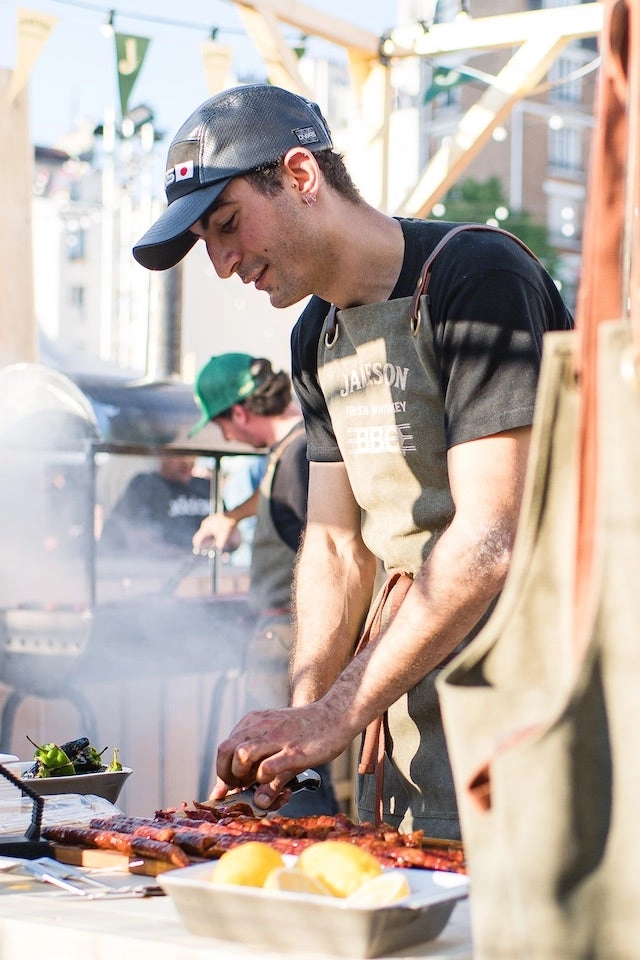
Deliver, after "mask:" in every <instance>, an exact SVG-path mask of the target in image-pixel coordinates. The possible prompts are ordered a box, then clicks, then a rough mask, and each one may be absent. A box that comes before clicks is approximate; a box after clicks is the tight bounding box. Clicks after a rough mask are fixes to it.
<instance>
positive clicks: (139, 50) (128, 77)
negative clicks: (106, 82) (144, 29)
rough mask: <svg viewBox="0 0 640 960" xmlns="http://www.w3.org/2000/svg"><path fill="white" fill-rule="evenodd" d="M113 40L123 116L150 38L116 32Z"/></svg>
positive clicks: (125, 113)
mask: <svg viewBox="0 0 640 960" xmlns="http://www.w3.org/2000/svg"><path fill="white" fill-rule="evenodd" d="M115 41H116V63H117V66H118V90H119V92H120V111H121V113H122V116H123V117H125V116H126V115H127V109H128V106H129V97H130V96H131V91H132V90H133V86H134V84H135V82H136V80H137V79H138V74H139V73H140V68H141V67H142V63H143V60H144V58H145V56H146V53H147V48H148V46H149V43H150V40H149V38H148V37H132V36H131V35H130V34H127V33H116V34H115Z"/></svg>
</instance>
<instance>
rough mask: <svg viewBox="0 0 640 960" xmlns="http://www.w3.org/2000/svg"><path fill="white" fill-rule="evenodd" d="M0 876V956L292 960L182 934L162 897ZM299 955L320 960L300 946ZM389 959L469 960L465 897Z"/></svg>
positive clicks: (9, 959) (5, 959)
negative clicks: (95, 896) (420, 940)
mask: <svg viewBox="0 0 640 960" xmlns="http://www.w3.org/2000/svg"><path fill="white" fill-rule="evenodd" d="M15 881H16V878H15V877H14V878H13V879H12V878H11V875H8V874H0V956H1V957H2V960H25V958H27V957H28V958H29V960H111V958H113V960H258V958H259V960H292V958H294V957H295V956H296V953H295V951H293V950H292V952H291V953H286V954H283V953H279V952H275V951H270V950H269V951H267V950H266V949H265V950H256V948H255V947H249V946H246V945H242V944H234V943H229V942H228V941H221V940H212V939H208V938H205V937H197V936H194V935H192V934H190V933H188V932H187V930H186V928H185V927H184V926H183V924H182V922H181V920H180V919H179V917H178V914H177V912H176V910H175V908H174V906H173V902H172V901H171V899H170V898H169V897H149V898H145V899H126V900H125V899H123V900H110V901H105V900H103V901H91V902H82V901H81V902H78V901H76V900H71V899H68V898H64V897H62V896H60V894H58V892H57V891H55V890H53V888H49V887H48V886H43V885H41V884H36V883H35V882H31V881H25V883H26V884H27V885H28V889H25V890H23V891H16V890H15V889H13V887H14V885H15ZM303 949H304V952H300V953H298V954H297V955H298V956H300V957H304V958H305V960H327V955H326V954H319V953H316V952H314V951H313V945H312V944H304V945H303ZM394 957H412V958H415V960H418V958H429V960H472V948H471V935H470V925H469V904H468V901H466V900H465V901H461V902H460V903H458V904H457V905H456V907H455V908H454V911H453V913H452V915H451V919H450V920H449V923H448V924H447V926H446V927H445V929H444V931H443V932H442V934H441V935H440V936H439V937H438V938H437V939H436V940H434V941H431V942H430V943H426V944H422V945H420V946H419V947H415V948H413V949H411V950H406V951H403V952H400V953H397V954H394Z"/></svg>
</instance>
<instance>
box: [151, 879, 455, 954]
mask: <svg viewBox="0 0 640 960" xmlns="http://www.w3.org/2000/svg"><path fill="white" fill-rule="evenodd" d="M214 867H215V863H214V862H211V863H199V864H197V865H195V866H192V867H184V868H183V869H181V870H170V871H168V872H167V873H163V874H161V875H160V876H159V877H158V883H159V884H160V886H161V887H162V888H163V890H164V891H165V893H167V894H169V896H170V897H171V898H172V900H173V901H174V903H175V906H176V908H177V910H178V913H179V914H180V917H181V919H182V920H183V922H184V924H185V926H186V927H187V929H188V930H189V932H190V933H195V934H199V935H200V936H204V937H216V938H217V939H220V940H233V941H235V942H239V943H248V944H254V945H255V946H263V947H270V948H273V949H276V950H286V951H289V952H301V953H309V952H314V953H317V952H322V953H328V954H331V955H333V956H345V957H354V956H357V957H378V956H381V955H384V954H386V953H389V952H391V951H395V950H401V949H404V948H406V947H410V946H413V945H415V944H417V943H424V942H427V941H429V940H435V938H436V937H438V936H439V935H440V933H441V932H442V931H443V930H444V928H445V926H446V925H447V922H448V920H449V917H450V916H451V913H452V911H453V908H454V906H455V904H456V902H457V901H458V900H461V899H463V898H464V897H466V896H468V892H469V880H468V877H466V876H463V875H460V874H453V873H441V872H437V871H434V870H403V872H404V873H405V874H406V877H407V879H408V881H409V886H410V888H411V895H410V896H409V897H408V898H407V899H405V900H402V901H401V902H399V903H398V904H394V905H392V906H389V907H361V906H353V905H352V904H351V905H350V904H349V903H348V902H347V901H346V900H341V899H339V898H336V897H319V896H313V895H310V894H300V893H280V892H276V891H269V890H261V889H256V888H253V887H239V886H238V887H236V886H227V885H223V884H216V883H212V882H211V880H210V879H209V878H210V877H211V875H212V873H213V870H214ZM391 869H394V870H395V869H400V868H396V867H394V868H391ZM248 918H251V922H250V923H248V922H247V920H248Z"/></svg>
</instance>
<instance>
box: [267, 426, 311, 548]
mask: <svg viewBox="0 0 640 960" xmlns="http://www.w3.org/2000/svg"><path fill="white" fill-rule="evenodd" d="M285 439H286V438H285ZM308 486H309V462H308V460H307V441H306V438H305V435H304V433H302V434H300V436H299V437H295V439H293V440H292V441H291V443H289V444H288V446H287V447H285V449H284V450H283V451H282V454H281V456H280V459H279V460H278V463H277V466H276V470H275V474H274V477H273V485H272V488H271V503H270V507H271V519H272V521H273V524H274V526H275V528H276V530H277V531H278V535H279V536H280V537H281V538H282V540H284V542H285V543H286V544H287V546H289V547H291V549H292V550H296V551H297V549H298V547H299V545H300V536H301V534H302V531H303V529H304V525H305V523H306V520H307V489H308Z"/></svg>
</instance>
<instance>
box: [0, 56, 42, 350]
mask: <svg viewBox="0 0 640 960" xmlns="http://www.w3.org/2000/svg"><path fill="white" fill-rule="evenodd" d="M10 86H11V71H10V70H0V155H1V157H2V162H1V163H0V170H2V173H1V174H0V366H4V365H6V364H9V363H19V362H26V363H35V362H36V361H37V358H38V340H37V328H36V318H35V305H34V296H33V252H32V243H31V190H32V179H33V149H32V146H31V141H30V137H29V101H28V90H27V88H26V87H25V88H24V89H23V90H22V92H21V93H19V94H18V95H17V97H16V98H15V99H14V100H13V101H10V100H9V89H10Z"/></svg>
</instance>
